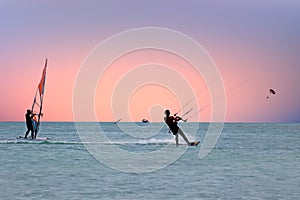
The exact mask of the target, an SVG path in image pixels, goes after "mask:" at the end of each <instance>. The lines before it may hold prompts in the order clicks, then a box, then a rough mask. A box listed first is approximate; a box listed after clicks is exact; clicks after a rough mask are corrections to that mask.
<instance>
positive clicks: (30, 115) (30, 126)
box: [25, 109, 35, 139]
mask: <svg viewBox="0 0 300 200" xmlns="http://www.w3.org/2000/svg"><path fill="white" fill-rule="evenodd" d="M34 116H35V114H33V113H32V112H31V110H29V109H28V110H27V113H26V114H25V118H26V126H27V131H26V133H25V139H27V135H28V133H29V132H30V131H31V138H32V139H34V137H35V134H34V128H33V124H32V120H33V117H34Z"/></svg>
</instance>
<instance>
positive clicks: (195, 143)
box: [191, 141, 200, 146]
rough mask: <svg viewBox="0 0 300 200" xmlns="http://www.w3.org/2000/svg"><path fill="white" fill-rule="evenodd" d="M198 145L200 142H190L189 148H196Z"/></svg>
mask: <svg viewBox="0 0 300 200" xmlns="http://www.w3.org/2000/svg"><path fill="white" fill-rule="evenodd" d="M199 143H200V141H196V142H191V146H197V145H198V144H199Z"/></svg>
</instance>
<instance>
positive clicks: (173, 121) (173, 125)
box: [165, 110, 192, 145]
mask: <svg viewBox="0 0 300 200" xmlns="http://www.w3.org/2000/svg"><path fill="white" fill-rule="evenodd" d="M165 115H166V116H165V122H166V123H167V125H168V126H169V128H170V131H171V132H172V133H173V135H175V142H176V145H178V134H179V135H180V136H181V137H182V138H183V139H184V141H185V142H186V143H187V144H188V145H192V144H191V143H190V142H189V140H188V139H187V137H186V136H185V134H184V133H183V131H182V130H181V129H180V128H179V127H178V125H177V122H178V121H180V120H182V118H181V117H178V116H170V111H169V110H165Z"/></svg>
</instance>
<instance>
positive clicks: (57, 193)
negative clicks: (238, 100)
mask: <svg viewBox="0 0 300 200" xmlns="http://www.w3.org/2000/svg"><path fill="white" fill-rule="evenodd" d="M121 123H122V122H120V123H118V124H115V123H96V124H99V126H100V127H101V130H102V131H101V132H99V130H95V129H94V128H92V127H93V125H92V126H91V125H90V124H89V123H83V125H84V127H85V128H84V134H90V135H91V136H92V138H93V137H95V141H90V142H86V141H83V140H82V137H81V135H82V130H81V133H80V131H79V134H78V131H77V129H78V127H77V126H75V124H74V123H70V122H69V123H61V122H57V123H56V122H44V123H42V125H41V128H40V132H39V136H40V137H49V138H50V139H49V140H47V141H35V140H20V139H16V138H17V137H18V136H19V135H24V132H25V123H21V122H8V123H7V122H2V123H0V199H272V200H273V199H300V190H299V188H300V124H263V123H249V124H248V123H226V124H224V128H223V131H222V133H221V135H220V137H219V138H218V140H217V143H216V145H215V146H214V147H213V148H212V150H211V152H210V153H209V154H208V155H207V156H205V157H204V158H202V159H199V151H200V149H201V145H203V141H204V138H205V135H206V134H205V133H206V132H207V129H208V126H209V124H208V123H200V124H199V123H182V124H181V128H182V129H183V130H184V132H185V133H186V134H187V135H188V137H189V138H190V139H191V138H193V139H194V140H200V141H201V143H200V144H199V146H197V147H192V146H190V147H187V146H186V145H185V144H184V141H182V140H180V143H181V145H178V146H176V145H175V142H174V138H173V135H171V134H169V133H168V129H167V127H166V126H164V125H163V123H151V126H149V125H150V124H142V123H125V122H124V123H122V124H121ZM92 124H94V125H95V123H92ZM147 126H149V127H151V129H150V128H149V132H147V131H145V130H147ZM139 127H140V128H142V129H140V128H139ZM153 127H157V129H155V130H156V132H157V133H155V131H154V132H153V134H152V133H151V131H153V130H154V129H153ZM191 127H196V128H197V133H196V135H195V134H194V135H193V133H191V132H190V131H191V130H192V129H190V128H191ZM145 128H146V129H145ZM124 130H125V131H124ZM141 130H142V131H141ZM157 130H159V131H157ZM98 132H99V133H98ZM148 133H151V134H150V135H151V136H150V137H149V134H148ZM80 134H81V135H80ZM147 134H148V135H147ZM145 135H146V136H147V137H144V136H145ZM98 137H105V139H104V140H101V141H98V140H97V139H96V138H98ZM90 147H91V148H96V149H97V148H98V147H101V148H102V149H101V151H99V152H98V154H100V157H97V155H93V151H91V150H90V149H89V148H90ZM112 147H114V148H116V150H117V152H119V150H120V152H123V153H125V154H124V155H125V156H123V157H122V158H120V159H121V161H122V162H120V163H118V164H119V165H118V166H117V165H110V163H107V162H106V163H105V162H103V160H101V158H103V157H101V156H103V155H105V156H104V158H110V157H111V158H114V157H115V156H116V151H114V152H113V151H112V150H111V149H112ZM166 148H168V151H170V152H173V153H174V154H176V153H178V152H182V155H181V153H178V154H179V155H180V156H178V157H176V159H174V160H173V161H172V162H169V163H167V164H166V163H164V162H165V161H166V160H165V159H159V154H158V156H157V155H156V156H154V154H153V157H151V156H152V153H153V152H154V153H156V152H159V153H160V152H161V154H163V151H165V149H166ZM137 154H142V155H145V158H146V159H147V160H146V162H145V160H143V162H141V160H138V159H137V160H134V159H132V157H134V155H137ZM122 155H123V154H122ZM122 163H123V164H124V166H130V164H132V166H134V167H133V168H131V169H130V170H129V171H126V169H127V168H125V170H124V168H122ZM137 163H138V164H137ZM153 163H155V164H157V165H158V166H159V167H158V168H157V169H155V168H151V170H150V171H149V172H143V169H147V167H149V165H152V164H153ZM119 167H120V168H119ZM134 170H137V171H136V172H135V171H134Z"/></svg>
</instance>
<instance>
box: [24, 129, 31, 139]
mask: <svg viewBox="0 0 300 200" xmlns="http://www.w3.org/2000/svg"><path fill="white" fill-rule="evenodd" d="M29 131H30V130H29V129H28V130H27V131H26V133H25V139H27V135H28V133H29Z"/></svg>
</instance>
